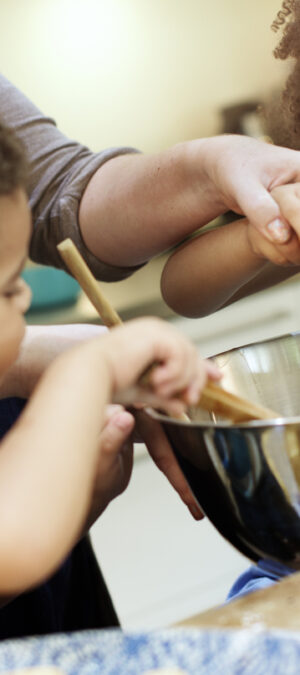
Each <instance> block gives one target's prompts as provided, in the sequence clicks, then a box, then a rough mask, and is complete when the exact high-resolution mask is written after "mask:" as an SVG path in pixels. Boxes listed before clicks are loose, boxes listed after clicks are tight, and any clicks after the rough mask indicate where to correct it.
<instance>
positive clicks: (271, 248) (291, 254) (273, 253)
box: [248, 183, 300, 266]
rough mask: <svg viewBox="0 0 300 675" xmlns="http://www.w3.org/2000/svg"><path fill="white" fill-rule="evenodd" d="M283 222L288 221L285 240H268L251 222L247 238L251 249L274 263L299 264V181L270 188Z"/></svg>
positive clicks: (284, 264) (282, 264) (283, 264)
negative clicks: (288, 227)
mask: <svg viewBox="0 0 300 675" xmlns="http://www.w3.org/2000/svg"><path fill="white" fill-rule="evenodd" d="M271 196H272V198H273V199H275V201H276V203H277V205H278V207H279V209H280V212H281V218H282V219H284V222H286V223H289V226H290V229H291V234H290V237H289V239H288V240H287V241H286V242H283V243H280V242H274V243H272V242H270V241H269V240H267V239H266V238H265V237H264V236H263V234H261V232H260V231H259V230H258V229H257V228H256V227H254V226H252V225H251V223H250V224H249V225H248V238H249V243H250V245H251V247H252V249H253V251H254V252H255V253H256V254H257V255H260V256H261V257H264V258H266V259H268V260H269V261H270V262H272V263H274V264H275V265H281V266H290V265H294V266H298V265H300V239H299V237H300V215H299V214H300V183H292V184H290V185H281V186H279V187H276V188H274V189H273V190H272V192H271Z"/></svg>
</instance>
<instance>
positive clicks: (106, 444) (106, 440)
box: [84, 405, 135, 531]
mask: <svg viewBox="0 0 300 675" xmlns="http://www.w3.org/2000/svg"><path fill="white" fill-rule="evenodd" d="M134 424H135V421H134V417H133V415H131V413H129V412H127V410H124V408H122V406H120V405H109V406H107V408H106V416H105V421H104V426H103V430H102V432H101V435H100V439H99V456H98V462H97V466H96V472H95V479H94V488H93V493H92V497H91V505H90V509H89V514H88V517H87V521H86V523H85V527H84V530H85V531H86V530H88V529H89V528H90V527H91V526H92V525H93V523H94V522H95V521H96V520H97V518H98V517H99V516H100V515H101V513H103V511H104V510H105V508H106V507H107V506H108V504H109V502H110V501H112V499H114V498H115V497H117V496H118V495H120V494H121V493H122V492H124V490H125V489H126V487H127V485H128V483H129V481H130V477H131V472H132V466H133V443H132V439H131V434H132V431H133V428H134Z"/></svg>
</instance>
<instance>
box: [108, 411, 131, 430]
mask: <svg viewBox="0 0 300 675" xmlns="http://www.w3.org/2000/svg"><path fill="white" fill-rule="evenodd" d="M112 422H113V423H115V424H116V426H117V427H119V429H121V431H126V430H127V429H129V427H131V426H132V422H133V417H132V415H131V414H130V413H129V412H127V411H124V412H120V413H117V415H115V417H114V418H113V419H112Z"/></svg>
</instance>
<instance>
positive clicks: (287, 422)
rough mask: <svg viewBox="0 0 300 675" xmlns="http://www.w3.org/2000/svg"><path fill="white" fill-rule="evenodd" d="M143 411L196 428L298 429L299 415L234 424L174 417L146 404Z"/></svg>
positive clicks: (177, 424)
mask: <svg viewBox="0 0 300 675" xmlns="http://www.w3.org/2000/svg"><path fill="white" fill-rule="evenodd" d="M144 410H145V412H146V413H147V414H148V415H149V417H151V418H152V419H155V420H156V421H158V422H162V423H168V424H170V423H171V424H174V426H180V427H182V426H185V427H187V428H188V427H191V428H194V429H195V428H197V429H243V430H244V429H272V428H275V427H293V426H294V427H297V428H298V429H300V416H298V417H276V418H274V419H270V420H251V421H250V422H239V423H236V424H234V423H233V422H230V420H220V421H218V422H214V421H213V420H211V421H209V420H207V421H206V422H204V421H203V422H194V421H193V420H191V421H188V420H179V419H176V417H168V416H167V415H165V414H164V413H161V412H158V411H157V410H154V408H151V407H149V406H147V407H146V408H145V409H144Z"/></svg>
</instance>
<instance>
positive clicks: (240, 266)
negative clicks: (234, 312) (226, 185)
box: [161, 183, 300, 317]
mask: <svg viewBox="0 0 300 675" xmlns="http://www.w3.org/2000/svg"><path fill="white" fill-rule="evenodd" d="M271 194H272V197H273V198H275V199H276V201H277V203H278V206H279V207H280V209H281V213H282V214H283V218H284V219H285V222H286V221H288V222H289V223H290V225H291V234H290V237H289V239H288V240H287V242H286V243H283V244H279V243H272V242H270V241H268V240H267V239H266V238H265V237H264V236H263V235H262V234H261V233H260V232H259V231H258V229H257V228H256V227H255V226H252V225H251V224H250V223H249V222H248V220H247V219H242V220H239V221H235V222H233V223H230V224H228V225H226V226H224V227H220V228H216V229H214V230H212V231H210V232H207V233H204V234H203V235H200V236H198V237H197V238H194V239H191V240H190V241H188V242H187V243H186V244H184V245H183V246H181V247H180V248H178V249H177V250H176V251H175V253H174V254H173V255H171V256H170V258H169V260H168V261H167V263H166V265H165V268H164V270H163V273H162V279H161V288H162V294H163V297H164V299H165V301H166V302H167V304H169V305H170V307H172V309H173V310H174V311H176V312H178V313H179V314H183V315H184V316H188V317H201V316H206V315H207V314H210V313H212V312H214V311H216V310H218V309H220V308H221V307H225V306H226V305H228V304H231V303H232V302H235V301H236V300H239V299H241V298H243V297H246V296H247V295H250V294H251V293H255V292H257V291H260V290H263V289H265V288H269V287H270V286H273V285H275V284H277V283H279V282H280V281H284V280H285V279H287V278H289V277H291V276H293V275H295V274H297V273H298V272H299V271H300V246H299V235H300V216H299V213H300V186H299V184H297V183H296V184H292V185H285V186H281V187H277V188H275V189H274V190H273V191H272V193H271Z"/></svg>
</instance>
